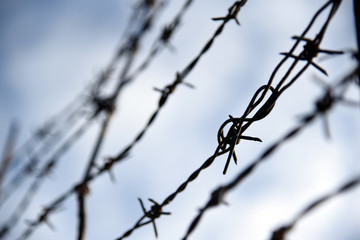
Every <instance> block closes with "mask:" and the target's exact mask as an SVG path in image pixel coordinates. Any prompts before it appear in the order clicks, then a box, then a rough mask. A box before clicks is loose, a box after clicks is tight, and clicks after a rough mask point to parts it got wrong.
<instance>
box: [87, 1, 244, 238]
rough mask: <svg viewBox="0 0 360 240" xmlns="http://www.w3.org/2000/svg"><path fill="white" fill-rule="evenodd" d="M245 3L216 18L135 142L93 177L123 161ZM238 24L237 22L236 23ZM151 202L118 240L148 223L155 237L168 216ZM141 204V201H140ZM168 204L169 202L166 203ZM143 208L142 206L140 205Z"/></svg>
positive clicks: (237, 4)
mask: <svg viewBox="0 0 360 240" xmlns="http://www.w3.org/2000/svg"><path fill="white" fill-rule="evenodd" d="M245 3H246V1H236V2H235V3H234V4H233V5H232V6H231V7H230V8H229V13H228V15H227V16H225V17H223V18H216V19H215V20H223V22H222V24H221V25H220V26H219V27H218V28H217V30H216V31H215V33H214V35H213V37H212V38H211V39H210V40H209V41H208V42H207V43H206V44H205V46H204V47H203V49H202V50H201V52H200V54H199V55H198V56H197V57H195V58H194V59H193V60H192V61H191V62H190V64H188V65H187V66H186V67H185V69H184V70H183V71H182V72H181V73H179V72H178V73H177V74H176V79H175V80H174V82H173V83H172V84H170V85H168V86H166V87H165V89H163V90H159V91H161V92H162V96H161V98H160V100H159V104H158V105H159V106H158V109H157V110H156V111H155V112H154V113H153V115H152V116H151V117H150V119H149V121H148V123H147V124H146V126H145V128H144V129H143V131H141V132H140V133H139V135H138V136H137V137H136V138H135V140H134V141H133V142H132V143H131V144H130V145H128V147H126V148H125V149H124V150H123V151H121V153H120V154H118V156H117V157H115V158H110V159H109V161H108V162H107V163H106V164H105V165H104V166H103V167H102V168H101V169H100V170H99V171H98V173H97V174H96V175H94V177H97V176H98V175H100V174H102V173H103V172H105V171H108V170H110V169H111V168H112V166H113V164H114V163H115V162H118V161H120V160H122V159H124V158H125V157H126V155H127V154H128V153H129V151H130V150H131V149H132V148H133V146H134V145H135V144H136V143H137V142H138V141H139V140H140V139H141V138H142V136H143V135H144V133H145V132H146V131H147V129H148V128H149V126H150V125H151V124H152V122H153V121H154V119H155V118H156V116H157V114H158V113H159V111H160V110H161V108H162V107H163V106H164V104H165V102H166V101H167V99H168V97H169V96H170V94H172V93H173V92H174V91H175V89H176V87H177V86H178V85H179V84H180V83H184V82H183V80H184V78H185V77H186V76H187V75H188V74H189V73H190V72H191V70H192V69H193V68H194V67H195V66H196V64H197V62H198V61H199V59H200V58H201V57H202V55H203V54H204V53H206V52H207V51H208V50H209V48H210V47H211V46H212V44H213V42H214V40H215V39H216V37H217V36H219V35H220V34H221V32H222V30H223V28H224V26H225V25H226V23H227V22H228V21H229V20H231V19H234V20H236V21H237V14H238V13H239V11H240V7H242V6H244V5H245ZM237 22H238V21H237ZM90 180H92V178H89V181H90ZM150 201H152V202H153V204H154V205H153V206H152V208H151V210H150V211H148V212H146V211H144V208H143V211H144V216H142V217H141V218H140V219H139V220H138V222H137V223H136V224H135V225H134V227H133V228H132V229H130V230H128V231H127V232H125V233H124V234H123V235H122V236H121V237H119V238H118V239H123V238H125V237H127V236H129V235H130V234H131V233H132V232H133V231H134V230H135V229H137V228H139V227H142V226H144V225H147V224H148V223H153V226H154V229H155V235H157V230H156V226H155V223H154V219H155V218H157V217H159V216H160V215H162V214H168V213H164V212H162V205H163V204H158V203H157V202H155V201H154V200H150ZM140 202H141V203H142V201H140ZM168 202H170V201H168ZM141 205H142V206H143V204H141ZM146 217H148V218H150V220H149V221H147V222H142V221H143V220H144V219H145V218H146Z"/></svg>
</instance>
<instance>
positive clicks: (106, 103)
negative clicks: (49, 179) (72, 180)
mask: <svg viewBox="0 0 360 240" xmlns="http://www.w3.org/2000/svg"><path fill="white" fill-rule="evenodd" d="M192 2H193V1H192V0H187V1H186V2H185V4H184V5H183V7H182V8H181V10H180V12H179V13H178V14H177V15H176V17H175V19H174V21H172V22H171V23H170V24H169V25H168V26H171V29H170V28H164V30H163V32H162V33H161V35H160V36H161V37H159V38H158V39H157V40H156V41H157V42H160V43H162V44H157V45H156V50H154V49H153V50H152V51H151V53H150V54H149V56H148V57H147V58H146V59H145V60H144V61H143V63H142V64H141V65H140V67H138V68H137V69H136V70H135V71H134V73H133V74H132V75H130V76H129V77H126V74H122V75H120V77H119V79H122V80H121V81H120V83H119V85H118V87H117V91H120V90H121V88H122V87H123V86H125V85H126V84H127V83H129V82H130V81H132V80H133V79H134V78H136V77H137V76H138V75H139V74H140V73H141V72H142V71H144V70H145V69H146V67H147V66H148V65H149V63H150V62H151V60H152V59H153V58H154V57H155V56H156V54H157V53H158V52H159V50H160V49H161V46H164V45H165V44H166V43H167V42H168V41H169V40H170V38H171V36H172V32H173V31H174V30H175V29H176V28H177V27H178V25H179V23H180V22H181V18H182V17H183V15H184V14H185V12H186V10H187V9H188V8H189V6H190V5H191V3H192ZM147 21H148V22H146V23H145V24H144V27H142V28H141V29H142V31H140V33H139V34H142V33H143V32H145V30H147V27H149V26H151V24H150V23H149V19H148V20H147ZM131 39H132V41H136V40H137V39H138V38H137V37H133V38H131ZM130 45H132V46H134V48H133V50H135V51H136V49H137V47H136V44H130ZM154 45H155V43H154ZM122 53H123V52H122ZM108 69H109V70H111V69H112V68H108ZM127 69H129V66H127ZM102 79H108V77H103V78H102ZM102 84H103V83H102ZM95 89H96V90H95V91H94V92H98V88H95ZM93 101H94V102H95V105H97V106H98V109H99V110H98V111H95V115H96V114H97V112H101V111H102V110H107V111H109V112H112V111H113V110H114V108H115V107H114V106H113V105H112V104H113V102H114V97H110V98H108V99H103V98H99V97H96V98H95V97H94V98H93ZM110 110H111V111H110ZM106 166H108V165H107V164H106ZM88 191H89V190H88V187H87V185H86V184H82V183H81V184H76V185H75V186H74V187H73V188H72V189H70V190H69V191H68V192H67V193H65V194H63V195H62V196H61V197H60V198H58V199H57V200H56V201H54V204H51V207H47V208H45V209H46V217H47V216H48V215H49V214H50V213H51V212H53V211H55V210H56V209H57V206H58V205H59V204H60V203H61V202H63V201H64V200H65V199H66V198H67V197H68V196H70V195H71V194H72V193H75V192H78V193H81V194H86V193H87V192H88ZM81 212H82V214H80V218H81V219H84V215H83V213H85V211H84V210H83V209H82V210H81ZM43 215H44V213H43V214H41V216H40V217H39V221H34V222H33V223H32V224H31V226H30V227H29V228H28V229H27V230H26V231H25V232H24V233H23V234H22V237H20V238H21V239H24V238H27V237H28V236H30V234H31V233H32V231H33V230H34V229H35V228H36V226H38V225H39V224H40V223H42V222H45V218H44V217H43ZM81 228H82V227H81ZM79 232H82V230H81V231H80V230H79Z"/></svg>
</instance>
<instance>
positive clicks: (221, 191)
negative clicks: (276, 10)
mask: <svg viewBox="0 0 360 240" xmlns="http://www.w3.org/2000/svg"><path fill="white" fill-rule="evenodd" d="M358 71H359V66H357V68H356V69H355V70H354V71H352V72H351V73H350V74H348V75H347V76H346V77H344V78H343V79H342V80H341V81H339V82H338V83H337V84H335V85H334V86H333V87H328V88H327V89H326V90H325V91H324V93H323V96H322V97H321V98H320V99H319V100H318V101H317V102H316V103H315V106H316V109H315V110H314V111H313V112H312V113H309V114H306V115H305V117H304V118H303V119H302V121H301V123H300V124H299V125H298V126H296V127H295V128H293V129H292V130H290V131H289V132H288V133H287V134H285V136H283V137H282V138H280V139H279V140H278V141H275V143H273V144H271V145H270V147H268V148H267V149H266V150H265V151H264V152H263V153H262V154H261V155H260V156H259V157H258V158H257V159H256V160H254V161H253V162H252V163H251V164H249V165H248V166H247V167H245V169H244V170H242V171H241V172H240V173H239V174H238V175H237V176H236V177H235V178H234V179H233V180H232V181H231V182H229V183H228V184H226V185H223V186H220V187H218V188H217V189H216V190H214V191H213V192H212V193H211V196H210V199H209V200H208V202H207V203H206V205H205V206H204V207H202V208H200V211H199V213H198V214H197V216H196V217H195V218H194V219H193V220H192V221H191V223H190V226H189V227H188V229H187V231H186V234H185V236H184V237H183V240H185V239H188V237H189V236H190V235H191V233H192V232H193V231H194V230H195V229H196V227H197V226H198V224H199V222H200V220H201V218H202V217H203V215H204V214H205V212H206V211H208V210H209V209H210V208H213V207H216V206H219V205H220V204H221V203H224V198H225V195H226V194H227V193H228V192H230V191H231V190H233V189H234V188H235V187H237V186H238V185H239V184H241V183H242V182H243V181H244V180H245V179H246V178H247V177H249V176H250V175H251V173H252V172H253V171H254V170H255V169H256V168H257V167H258V166H259V165H260V164H261V163H263V162H264V161H265V160H267V159H268V157H269V156H270V155H271V154H273V153H274V152H275V151H276V150H277V149H278V148H280V147H281V146H282V145H283V144H284V143H287V142H288V141H289V140H291V139H292V138H294V137H295V136H297V135H298V134H299V133H300V132H301V131H302V130H303V129H305V128H306V127H307V126H308V125H309V124H310V123H312V122H313V121H314V120H315V119H316V118H317V117H319V116H322V115H324V114H326V113H327V112H329V111H331V109H332V108H333V106H334V105H335V104H337V103H339V102H341V101H344V96H343V95H335V91H336V90H338V89H341V88H343V87H344V86H347V85H349V84H351V83H352V79H353V77H354V76H355V74H357V73H358ZM340 94H344V92H343V91H342V92H341V93H340ZM356 184H359V182H357V181H356ZM350 185H351V184H350ZM319 204H320V203H319ZM319 204H316V206H318V205H319ZM314 207H315V206H314ZM306 211H307V210H306Z"/></svg>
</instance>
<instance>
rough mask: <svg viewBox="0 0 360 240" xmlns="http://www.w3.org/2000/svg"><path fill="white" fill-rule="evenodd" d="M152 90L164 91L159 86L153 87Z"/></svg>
mask: <svg viewBox="0 0 360 240" xmlns="http://www.w3.org/2000/svg"><path fill="white" fill-rule="evenodd" d="M153 90H154V91H157V92H163V91H164V90H163V89H160V88H157V87H153Z"/></svg>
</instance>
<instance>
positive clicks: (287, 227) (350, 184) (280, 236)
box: [270, 175, 360, 240]
mask: <svg viewBox="0 0 360 240" xmlns="http://www.w3.org/2000/svg"><path fill="white" fill-rule="evenodd" d="M359 185H360V175H358V176H355V177H354V178H352V179H350V180H349V181H347V182H346V183H345V184H343V185H341V186H340V187H339V188H338V189H336V190H335V191H332V192H330V193H328V194H325V195H323V196H322V197H320V198H318V199H316V200H315V201H313V202H311V203H310V204H309V205H307V206H306V207H305V208H304V209H303V210H301V212H300V213H299V214H298V215H297V216H296V217H295V218H294V219H293V220H291V221H290V222H289V223H287V224H284V225H282V226H281V227H279V228H277V229H276V230H275V231H274V232H273V233H272V235H271V238H270V239H271V240H285V239H286V238H285V237H286V235H287V234H288V233H289V232H290V231H291V230H292V229H293V228H294V227H295V225H296V224H297V223H298V222H299V221H300V220H301V219H302V218H303V217H305V216H306V215H307V214H309V213H310V212H311V211H313V210H315V209H316V208H319V207H320V205H323V204H324V203H325V202H328V201H329V200H331V199H333V198H335V197H337V196H339V195H342V194H344V193H346V192H348V191H350V190H353V189H354V188H355V187H358V186H359Z"/></svg>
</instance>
